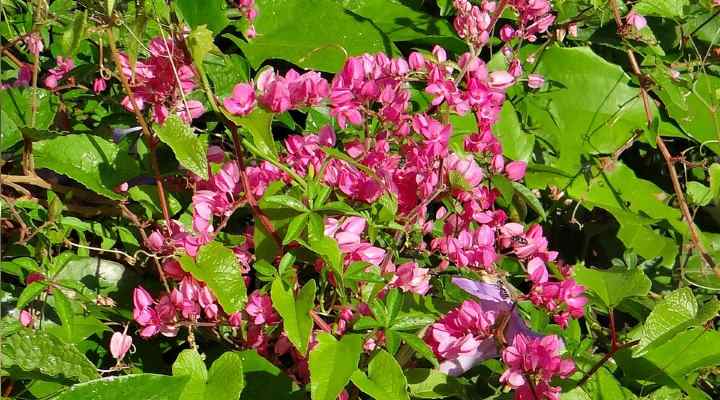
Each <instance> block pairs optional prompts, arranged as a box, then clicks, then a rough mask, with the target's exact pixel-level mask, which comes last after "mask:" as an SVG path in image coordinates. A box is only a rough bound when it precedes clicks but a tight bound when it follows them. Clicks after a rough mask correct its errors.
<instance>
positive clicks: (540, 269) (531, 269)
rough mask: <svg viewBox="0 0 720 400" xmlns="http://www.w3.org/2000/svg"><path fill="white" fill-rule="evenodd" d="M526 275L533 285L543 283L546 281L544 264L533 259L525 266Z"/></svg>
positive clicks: (536, 258) (546, 273)
mask: <svg viewBox="0 0 720 400" xmlns="http://www.w3.org/2000/svg"><path fill="white" fill-rule="evenodd" d="M527 271H528V275H530V280H531V281H532V282H534V283H545V282H547V280H548V270H547V268H546V267H545V263H544V262H543V260H541V259H540V258H539V257H535V258H533V259H532V260H530V262H528V265H527Z"/></svg>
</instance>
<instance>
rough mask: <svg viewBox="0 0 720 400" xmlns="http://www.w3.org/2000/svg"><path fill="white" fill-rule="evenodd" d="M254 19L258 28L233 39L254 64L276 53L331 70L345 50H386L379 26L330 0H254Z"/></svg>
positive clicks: (348, 52) (338, 64) (353, 52)
mask: <svg viewBox="0 0 720 400" xmlns="http://www.w3.org/2000/svg"><path fill="white" fill-rule="evenodd" d="M257 5H258V8H259V9H260V10H262V11H261V12H260V13H259V15H258V18H257V20H256V21H255V28H256V30H257V31H258V32H259V33H261V34H259V35H258V36H257V37H256V38H254V39H252V40H250V41H249V42H245V43H239V45H240V47H241V49H242V51H243V53H245V55H246V56H247V58H248V61H250V64H252V66H253V68H259V67H260V65H262V63H263V62H264V61H265V60H268V59H273V58H280V59H283V60H287V61H290V62H291V63H293V64H296V65H298V66H300V67H302V68H306V69H317V70H320V71H327V72H334V71H337V70H338V69H340V67H341V66H342V64H343V62H344V61H345V58H346V56H348V55H349V56H354V55H359V54H362V53H366V52H367V53H374V52H378V51H385V50H390V49H389V48H388V47H387V46H386V45H385V41H386V40H387V39H386V38H385V37H384V35H383V34H382V32H381V31H380V30H378V29H377V28H376V27H375V26H374V25H373V24H372V23H371V22H370V21H367V20H365V19H362V18H358V17H357V16H356V15H353V14H351V13H349V12H347V11H345V10H344V9H343V8H342V6H340V5H339V4H338V3H337V2H335V1H332V0H260V1H258V2H257Z"/></svg>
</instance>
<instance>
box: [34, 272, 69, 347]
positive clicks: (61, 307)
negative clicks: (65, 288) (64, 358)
mask: <svg viewBox="0 0 720 400" xmlns="http://www.w3.org/2000/svg"><path fill="white" fill-rule="evenodd" d="M33 283H35V282H33ZM52 298H53V301H54V304H53V308H55V312H56V313H57V315H58V317H59V318H60V322H61V323H62V327H63V330H64V331H65V337H68V338H69V337H72V330H73V311H72V305H71V304H70V300H68V298H67V296H65V295H64V294H63V292H62V291H61V290H53V295H52Z"/></svg>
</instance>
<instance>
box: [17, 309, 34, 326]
mask: <svg viewBox="0 0 720 400" xmlns="http://www.w3.org/2000/svg"><path fill="white" fill-rule="evenodd" d="M18 320H19V321H20V324H21V325H22V326H24V327H28V326H30V325H32V322H33V316H32V314H30V312H29V311H28V310H22V311H20V316H19V317H18Z"/></svg>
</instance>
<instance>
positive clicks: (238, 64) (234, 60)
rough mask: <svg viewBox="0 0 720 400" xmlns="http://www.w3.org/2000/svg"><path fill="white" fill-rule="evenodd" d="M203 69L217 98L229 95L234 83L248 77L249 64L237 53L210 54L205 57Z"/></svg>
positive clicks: (246, 79)
mask: <svg viewBox="0 0 720 400" xmlns="http://www.w3.org/2000/svg"><path fill="white" fill-rule="evenodd" d="M204 69H205V72H206V73H207V76H208V77H209V78H210V80H211V81H212V83H213V91H214V92H215V95H216V96H218V97H219V98H225V97H228V96H230V94H231V93H232V89H233V88H234V87H235V85H236V84H238V83H240V82H247V81H248V80H249V79H250V77H249V76H248V75H249V70H250V65H248V62H247V60H245V59H244V58H242V57H241V56H240V55H238V54H228V55H223V56H222V57H217V56H213V55H210V56H208V57H206V58H205V62H204Z"/></svg>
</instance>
